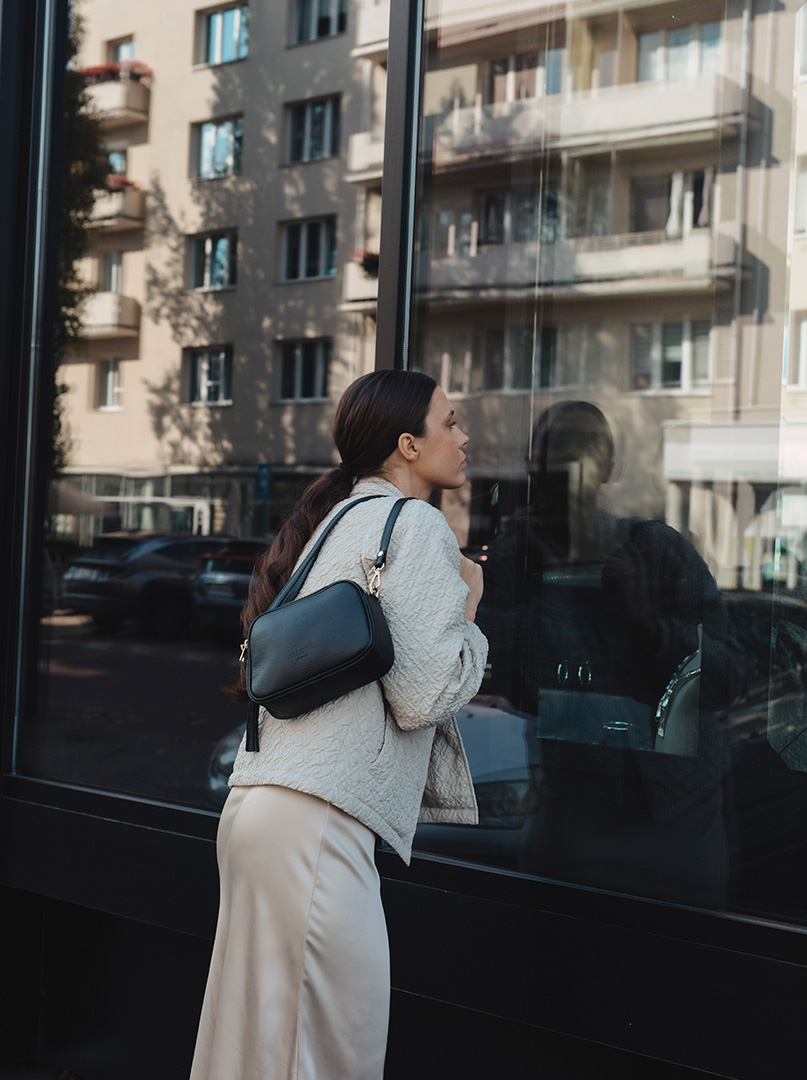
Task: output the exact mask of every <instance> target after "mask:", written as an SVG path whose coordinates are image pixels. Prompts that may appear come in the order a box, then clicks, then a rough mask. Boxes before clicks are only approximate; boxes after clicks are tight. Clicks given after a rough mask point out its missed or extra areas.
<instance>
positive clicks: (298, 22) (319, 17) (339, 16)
mask: <svg viewBox="0 0 807 1080" xmlns="http://www.w3.org/2000/svg"><path fill="white" fill-rule="evenodd" d="M346 30H347V0H295V4H294V41H295V42H296V43H298V44H299V43H301V42H304V41H315V40H316V39H317V38H324V37H331V36H332V35H334V34H343V33H344V32H345V31H346Z"/></svg>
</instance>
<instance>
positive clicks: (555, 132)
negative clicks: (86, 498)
mask: <svg viewBox="0 0 807 1080" xmlns="http://www.w3.org/2000/svg"><path fill="white" fill-rule="evenodd" d="M172 12H173V13H174V16H173V17H172V19H171V20H170V25H171V33H170V34H169V35H168V36H165V35H161V34H158V33H157V32H156V30H155V29H154V23H153V20H152V19H151V8H150V6H149V5H148V4H146V5H140V6H138V8H137V9H135V10H134V11H133V12H127V13H126V15H125V16H124V15H122V14H121V12H120V10H119V9H118V8H117V6H116V5H113V4H110V3H109V2H108V0H92V2H87V3H86V4H85V5H84V11H83V16H84V20H85V38H84V41H83V46H82V63H83V64H84V65H85V68H86V70H87V71H88V77H89V79H90V80H91V81H92V84H93V85H92V87H91V93H92V95H93V99H94V104H95V107H96V109H97V111H98V115H99V117H100V120H101V126H102V133H103V139H104V143H105V149H106V151H107V152H108V154H109V161H110V182H109V188H110V190H109V191H108V193H107V194H105V195H104V196H103V197H102V198H99V199H98V201H97V203H96V207H95V211H94V217H93V241H92V254H91V256H90V257H89V258H88V259H87V260H86V265H85V268H84V274H85V277H86V279H87V280H88V281H90V282H92V283H93V284H94V285H95V286H96V287H97V292H96V293H95V294H94V295H93V296H92V297H91V299H90V301H89V303H88V304H87V306H86V310H85V316H84V321H85V337H86V341H85V346H84V348H83V349H82V352H81V354H80V355H79V356H76V357H75V358H74V359H72V360H71V361H70V362H69V364H68V365H66V368H65V369H64V370H65V371H66V381H67V382H68V384H69V385H70V388H71V393H70V395H69V396H68V399H67V400H68V409H69V426H70V429H71V432H72V436H73V452H72V457H71V461H70V467H69V470H68V471H69V472H70V473H72V474H75V475H76V476H77V477H80V478H81V486H82V488H83V490H84V491H85V493H86V494H89V495H95V496H97V497H100V498H103V499H105V500H112V501H113V502H115V503H116V504H117V506H118V507H119V510H120V513H119V514H118V515H117V516H115V515H113V516H112V517H108V518H107V519H105V520H104V519H101V518H100V517H99V518H97V519H96V520H95V522H94V523H93V524H92V525H90V524H89V522H88V520H87V519H80V520H81V521H82V522H83V527H84V529H85V530H90V531H99V530H101V529H103V528H109V527H110V526H114V525H115V524H116V523H117V524H119V525H121V526H124V527H137V528H172V529H178V530H186V529H188V530H193V531H202V532H208V531H219V530H222V529H225V528H226V529H227V531H236V532H246V533H249V532H255V533H258V532H260V531H263V530H266V529H268V528H270V527H271V525H273V524H276V522H277V520H278V519H279V517H280V516H281V515H282V512H283V509H284V508H285V507H286V506H287V505H288V504H289V503H290V501H292V500H293V498H294V497H295V494H296V493H297V491H298V490H299V487H300V484H301V482H304V481H305V480H307V479H308V478H309V477H310V476H311V475H314V474H316V473H317V472H319V471H321V470H322V469H323V468H325V467H327V466H328V465H329V464H330V462H331V448H330V438H329V429H330V421H331V417H332V408H333V403H334V401H335V400H337V399H338V396H339V393H340V392H341V389H342V388H343V387H344V386H345V385H346V384H347V383H348V382H349V381H350V380H351V379H352V378H354V377H356V376H357V375H358V374H360V373H362V372H363V371H366V370H369V369H370V367H371V366H372V364H373V362H374V344H375V309H376V303H377V293H378V279H377V274H378V260H379V238H380V218H381V175H382V168H383V146H384V113H385V96H386V60H387V50H388V40H387V37H388V25H389V4H384V3H370V2H367V3H355V4H348V3H346V2H343V0H341V2H340V0H328V2H327V3H324V4H319V5H314V4H312V3H308V2H303V0H297V2H295V3H290V4H286V5H271V6H270V7H269V8H264V7H263V6H254V5H253V6H252V7H250V6H249V5H224V6H222V7H220V8H206V9H204V10H197V9H196V8H195V7H194V5H193V4H191V3H185V2H183V0H173V3H172ZM426 16H427V26H428V25H431V26H432V30H431V33H430V35H429V34H427V50H428V49H429V47H430V45H431V48H432V54H433V55H432V56H431V58H430V59H429V61H428V62H427V65H426V66H427V70H426V72H425V76H424V83H423V88H422V94H423V108H422V112H423V120H422V126H421V136H420V147H421V164H422V168H421V173H420V191H419V198H420V206H421V212H420V215H419V228H418V235H417V238H416V250H415V257H414V275H415V282H416V290H415V304H416V316H415V321H414V325H413V339H412V340H413V343H414V344H413V355H412V357H411V360H412V362H413V363H415V364H417V365H420V366H422V367H423V368H424V369H425V370H427V371H429V372H430V373H431V374H433V375H434V376H435V377H436V378H437V379H438V380H439V381H440V382H441V384H442V385H443V387H444V389H445V390H446V392H447V393H448V394H449V395H450V396H451V397H452V398H453V399H455V400H456V401H457V403H458V409H459V410H460V411H461V413H462V417H463V420H464V423H465V424H466V426H467V427H468V428H469V430H470V431H471V432H472V433H473V452H472V468H471V469H470V470H469V475H470V477H471V483H470V484H469V485H468V486H467V487H466V489H465V490H463V491H462V492H460V493H457V494H454V495H451V496H447V497H446V498H445V499H444V505H443V508H444V510H445V511H446V513H447V515H448V517H449V520H450V521H451V523H452V526H453V527H454V529H455V531H456V532H457V534H458V536H459V538H460V541H461V543H463V544H468V545H471V546H474V545H478V544H481V543H483V542H485V541H487V540H488V539H489V538H490V536H491V535H492V534H493V533H494V532H495V531H496V530H497V529H498V528H499V526H500V524H501V521H502V519H503V518H506V517H507V516H508V514H509V513H510V512H512V510H513V509H514V508H515V507H517V506H519V505H523V503H524V502H525V501H526V498H527V493H526V485H527V478H526V473H525V469H524V465H523V457H524V445H525V443H526V441H527V440H528V438H529V431H530V429H531V424H532V422H533V421H534V418H535V416H536V415H537V414H538V413H539V412H540V411H541V410H542V409H543V408H545V407H547V406H548V405H550V404H552V402H553V401H557V400H560V399H563V398H576V397H580V396H586V397H587V398H589V399H590V400H592V401H594V402H595V403H596V404H597V405H598V406H599V407H600V408H602V409H603V411H604V413H605V414H606V415H607V416H608V417H609V420H610V422H611V424H612V426H613V428H614V430H615V431H616V432H617V435H618V458H619V461H618V465H617V469H616V471H615V474H614V480H613V482H612V483H611V484H610V485H609V490H608V493H607V498H608V500H609V506H610V509H612V510H613V511H614V512H615V513H619V514H623V515H625V514H626V515H634V516H642V517H649V518H659V519H662V520H665V521H667V522H668V523H670V524H671V525H673V526H674V527H675V528H677V529H679V530H681V531H683V532H684V533H685V534H686V535H688V536H689V537H690V538H691V539H693V540H694V542H695V543H696V545H697V546H698V548H699V550H700V551H701V553H702V554H703V555H704V557H705V558H706V559H707V561H708V563H709V565H710V567H711V569H712V571H713V573H714V574H715V576H716V578H717V580H718V583H719V584H720V585H721V586H723V587H729V588H731V587H736V586H738V585H740V586H746V587H752V588H758V587H760V585H761V584H762V580H763V569H764V566H765V564H766V561H768V562H769V561H770V560H771V559H774V558H775V556H776V551H777V550H778V549H777V546H776V545H777V542H778V543H779V544H780V546H781V544H782V542H783V540H782V538H783V537H784V538H785V541H784V542H786V544H787V547H788V550H790V551H792V552H793V553H794V556H795V555H802V554H804V553H803V552H802V546H803V543H802V539H801V538H802V536H803V533H804V529H803V524H804V522H807V511H804V510H803V509H802V507H803V506H804V505H805V504H804V497H803V495H802V491H801V478H802V477H803V475H804V468H803V461H802V458H803V452H802V451H801V450H800V449H799V447H800V446H801V444H802V442H803V441H804V438H803V436H804V423H805V421H806V420H807V412H805V407H804V401H805V397H804V388H805V387H807V362H805V361H804V359H803V357H804V354H805V350H807V315H805V310H807V297H802V295H801V294H802V293H803V292H804V286H803V285H802V284H801V283H802V282H803V281H804V280H805V271H807V268H802V267H801V260H802V256H803V255H804V253H803V252H802V251H801V246H800V245H801V244H802V243H804V242H805V241H804V240H803V236H804V229H805V226H806V224H807V216H806V214H805V209H804V207H803V206H802V203H803V202H804V201H805V197H807V185H805V184H804V183H803V182H802V181H803V180H804V177H805V176H807V171H805V169H804V168H803V167H802V166H803V159H804V160H807V158H804V151H807V143H805V139H807V136H806V135H805V134H804V132H805V131H807V128H806V127H805V125H806V124H807V119H805V109H804V108H799V104H800V102H801V98H802V97H803V94H804V91H803V90H802V89H801V84H800V79H799V76H800V64H797V70H796V71H794V70H793V68H792V64H791V63H789V62H788V63H778V62H777V57H785V56H787V57H790V56H791V55H792V40H793V35H794V33H796V32H798V33H799V34H800V33H801V30H800V27H799V29H798V30H796V29H794V18H795V14H794V13H793V12H789V11H788V12H784V11H783V12H782V13H780V14H779V15H777V18H776V19H775V20H774V21H773V22H770V23H766V25H765V29H764V32H762V31H761V30H758V29H757V24H758V22H759V20H758V19H756V18H754V19H746V18H744V17H743V10H742V8H741V7H740V6H737V9H736V11H735V9H734V8H733V7H731V6H730V7H728V8H726V7H725V5H723V4H721V3H702V4H699V5H698V7H697V11H695V10H694V9H693V8H692V7H691V5H687V4H685V3H677V4H676V3H672V4H670V3H644V4H625V3H621V4H620V3H612V2H607V0H603V2H597V0H585V2H580V0H571V2H568V3H565V4H550V3H547V4H540V5H538V4H524V3H522V2H518V0H505V2H503V3H499V4H496V5H491V4H490V3H489V2H484V3H482V2H479V0H469V2H464V3H455V2H454V0H441V2H440V3H436V2H435V3H432V4H427V11H426ZM124 30H125V31H126V32H125V34H122V31H124ZM256 56H258V57H260V63H257V62H255V57H256ZM177 57H182V58H183V59H182V62H181V63H177ZM794 142H795V144H796V149H797V158H798V162H799V165H798V169H797V175H796V176H795V177H794V176H793V175H792V170H791V168H790V167H789V165H788V162H789V161H790V160H791V158H792V147H793V145H794ZM802 144H804V146H802ZM803 187H804V191H802V188H803ZM791 195H793V198H791ZM791 205H792V206H793V207H794V211H793V212H792V213H791V212H790V211H789V207H791ZM783 364H784V365H785V372H786V373H785V380H784V383H783V380H782V373H783ZM782 414H783V415H784V419H785V423H784V425H783V426H782V434H781V441H780V415H782ZM259 466H262V471H261V473H260V475H259ZM267 466H268V469H267ZM73 483H77V481H76V480H74V481H73ZM783 484H784V485H785V490H784V493H783V494H780V495H778V496H777V494H776V492H777V490H778V489H779V488H780V487H781V485H783ZM491 492H493V493H494V495H493V498H491ZM802 519H804V522H803V521H802ZM777 537H778V538H779V539H778V541H777ZM84 539H85V540H86V539H88V537H86V536H85V537H84ZM793 564H794V565H795V557H794V560H793Z"/></svg>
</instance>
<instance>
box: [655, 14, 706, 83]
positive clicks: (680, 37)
mask: <svg viewBox="0 0 807 1080" xmlns="http://www.w3.org/2000/svg"><path fill="white" fill-rule="evenodd" d="M720 36H721V31H720V23H719V22H710V23H699V24H698V23H696V24H694V25H692V26H678V27H676V28H675V29H674V30H655V31H653V32H652V33H647V34H639V56H638V70H637V73H636V78H637V81H638V82H663V81H665V80H667V81H669V80H673V79H687V78H690V77H692V76H695V75H715V74H717V73H719V71H720V67H721V64H720Z"/></svg>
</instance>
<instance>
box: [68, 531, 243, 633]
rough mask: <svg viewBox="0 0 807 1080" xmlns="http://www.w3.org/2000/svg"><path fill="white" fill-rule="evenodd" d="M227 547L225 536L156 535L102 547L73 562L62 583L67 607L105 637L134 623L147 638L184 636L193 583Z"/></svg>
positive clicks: (189, 619)
mask: <svg viewBox="0 0 807 1080" xmlns="http://www.w3.org/2000/svg"><path fill="white" fill-rule="evenodd" d="M227 542H228V540H227V538H225V537H221V536H181V535H176V534H172V535H152V536H149V537H148V538H146V539H143V538H140V539H139V540H137V541H136V542H134V543H132V544H130V545H128V546H127V545H126V544H106V543H103V541H102V543H101V544H100V545H99V549H98V550H96V549H95V548H93V549H92V550H91V551H89V552H87V554H86V555H81V556H80V557H78V558H76V559H74V560H73V561H72V562H71V563H70V565H69V566H68V568H67V570H66V571H65V574H64V578H63V603H64V605H65V607H67V608H70V609H71V610H72V611H74V612H76V613H77V614H80V615H91V616H92V619H93V621H94V622H95V624H96V626H97V627H98V628H99V629H100V630H103V631H105V632H109V631H112V630H115V629H117V627H119V626H120V625H121V624H122V623H124V622H125V621H126V620H127V619H135V620H136V621H137V623H138V625H139V626H140V628H141V629H142V630H143V632H144V633H146V634H149V635H150V636H152V637H159V638H170V637H177V636H179V635H180V634H182V633H183V632H184V631H185V630H186V629H187V628H188V626H189V624H190V621H191V615H192V610H193V609H192V600H191V579H192V578H193V575H194V574H195V573H196V571H197V570H198V569H199V564H200V560H201V559H204V558H205V557H206V556H208V555H211V554H212V553H213V552H215V551H219V550H221V548H222V547H223V546H224V545H225V544H226V543H227Z"/></svg>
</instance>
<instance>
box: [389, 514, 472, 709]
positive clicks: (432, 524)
mask: <svg viewBox="0 0 807 1080" xmlns="http://www.w3.org/2000/svg"><path fill="white" fill-rule="evenodd" d="M467 597H468V586H467V585H466V584H465V582H464V581H463V580H462V577H461V575H460V551H459V547H458V545H457V541H456V538H455V537H454V534H453V533H452V532H451V529H450V528H449V526H448V523H447V522H446V520H445V518H444V517H443V515H442V514H441V513H440V511H439V510H436V509H435V508H434V507H433V506H430V505H429V504H428V503H425V502H420V503H410V504H408V505H407V506H406V507H404V510H403V512H402V513H401V516H400V518H399V519H398V523H397V524H396V526H395V531H394V533H393V537H392V543H391V545H390V554H389V558H388V562H387V567H386V568H385V570H384V572H383V574H382V581H381V594H380V600H381V606H382V608H383V610H384V614H385V615H386V618H387V622H388V624H389V628H390V633H391V635H392V642H393V645H394V647H395V662H394V664H393V665H392V668H391V669H390V671H389V672H388V674H387V675H386V676H385V677H384V678H383V679H382V685H383V687H384V693H385V694H386V697H387V701H388V702H389V705H390V708H391V710H392V715H393V717H394V718H395V721H396V723H397V724H398V726H399V727H400V728H403V729H404V730H414V729H416V728H420V727H427V726H429V725H434V724H439V723H440V721H441V720H445V719H447V718H448V717H450V716H453V715H454V714H455V713H456V712H457V710H458V709H460V708H462V706H463V705H466V704H467V703H468V702H469V701H470V700H471V698H472V697H473V696H474V694H476V692H477V691H478V689H479V686H480V684H481V682H482V676H483V675H484V673H485V662H486V660H487V654H488V643H487V639H486V638H485V636H484V634H483V633H482V631H481V630H480V629H479V627H478V626H476V625H475V624H474V623H472V622H469V621H468V620H467V619H466V618H465V601H466V600H467Z"/></svg>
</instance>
